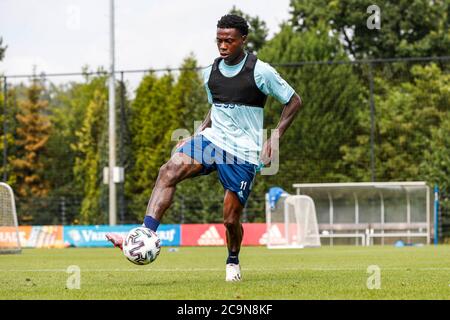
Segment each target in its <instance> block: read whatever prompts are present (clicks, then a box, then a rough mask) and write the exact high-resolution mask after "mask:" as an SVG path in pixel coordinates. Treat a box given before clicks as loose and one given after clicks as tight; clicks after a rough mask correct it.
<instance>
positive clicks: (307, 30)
mask: <svg viewBox="0 0 450 320" xmlns="http://www.w3.org/2000/svg"><path fill="white" fill-rule="evenodd" d="M371 4H372V3H370V1H356V0H335V1H322V0H320V1H309V0H292V1H291V6H290V18H289V19H288V21H285V22H283V23H282V24H281V27H280V30H279V32H277V33H276V34H274V35H273V36H272V37H270V39H269V38H268V29H267V26H266V24H265V22H264V21H262V20H261V19H260V18H259V17H252V16H250V15H248V14H246V13H244V12H242V11H241V10H239V9H238V8H236V7H233V8H232V9H231V12H233V13H237V14H241V15H244V16H245V17H246V18H247V20H248V21H249V24H250V27H251V30H250V35H249V38H248V40H249V41H248V43H247V49H248V50H250V51H253V52H256V53H257V54H258V57H259V58H260V59H261V60H263V61H266V62H269V63H271V64H272V65H273V66H274V67H275V69H276V70H277V72H279V74H280V75H281V76H282V77H283V78H284V79H286V80H287V81H288V82H289V84H290V85H291V86H292V87H293V88H294V89H295V90H296V92H297V93H298V94H299V95H300V96H301V97H302V99H303V101H304V107H303V109H302V110H301V111H300V113H299V115H298V117H297V118H296V120H295V122H294V123H293V125H292V127H291V128H290V129H289V130H288V131H287V133H286V135H285V136H284V137H283V139H282V141H281V154H280V170H279V173H278V174H277V175H274V176H258V177H257V179H256V183H255V185H254V190H253V192H252V196H251V197H250V200H249V202H248V204H247V207H246V209H245V212H244V217H243V219H244V220H247V221H264V219H265V217H264V193H265V192H266V191H267V190H268V188H270V187H271V186H274V185H276V186H281V187H282V188H284V189H285V190H287V191H288V192H292V191H293V190H292V184H293V183H298V182H345V181H370V180H371V177H372V174H373V175H374V176H375V178H376V180H377V181H408V180H415V181H416V180H425V181H427V182H428V183H429V185H430V186H433V185H434V184H438V185H439V186H440V188H441V189H442V191H443V195H444V196H443V198H442V204H443V208H444V210H443V215H444V217H443V218H444V220H445V219H447V220H446V221H448V222H450V216H448V212H449V210H448V207H449V201H448V198H447V197H446V196H445V194H450V189H449V188H450V174H449V169H448V168H449V166H450V158H449V154H450V140H449V136H450V134H449V133H450V76H449V66H450V63H449V61H448V60H447V61H445V60H437V59H436V60H435V61H430V62H411V61H398V62H395V61H394V62H384V63H373V64H372V65H369V64H368V63H352V62H354V59H381V58H410V57H438V56H448V55H449V53H450V52H449V48H450V31H449V10H450V9H449V3H448V1H434V2H430V1H425V0H414V1H392V0H383V1H378V2H377V5H378V6H379V7H380V9H381V12H382V20H381V29H380V30H376V29H375V30H370V29H368V28H367V26H366V20H367V18H368V15H369V14H368V13H367V12H366V9H367V7H368V6H369V5H371ZM0 39H1V38H0ZM5 54H6V55H7V54H8V51H7V47H6V45H4V44H2V41H1V40H0V59H1V58H2V57H3V56H4V55H5ZM213 58H214V57H211V61H212V60H213ZM305 61H306V63H299V62H305ZM87 70H88V68H87V67H86V68H84V69H83V71H84V72H85V75H84V79H83V81H80V82H69V83H66V84H64V85H54V84H52V83H49V82H48V81H47V80H46V79H41V85H43V87H44V90H43V91H42V92H40V93H39V97H38V100H35V101H32V100H30V98H29V97H30V92H31V91H32V90H33V83H22V84H18V85H10V86H9V90H8V92H7V95H8V96H7V98H8V99H7V100H8V103H7V105H6V114H2V115H0V120H1V121H2V123H3V121H5V123H6V127H7V133H6V141H7V148H8V155H9V156H8V159H7V161H6V163H7V165H6V166H4V167H2V168H1V172H0V173H1V174H7V176H8V182H9V183H11V184H12V185H13V186H14V187H15V188H19V187H20V183H22V182H21V181H19V180H18V176H19V175H20V174H19V171H18V170H17V168H15V167H14V165H13V164H14V163H17V161H19V163H20V160H21V158H20V157H21V153H20V150H19V146H18V145H17V141H19V138H20V132H25V131H26V132H29V134H30V135H33V134H34V133H33V132H35V133H36V132H37V131H36V130H34V131H33V130H28V131H27V130H26V129H27V128H24V123H21V122H20V121H17V115H18V114H20V113H21V112H23V106H24V105H30V103H31V104H33V103H34V104H35V105H41V106H44V105H45V106H46V107H45V108H41V109H39V108H37V109H36V110H37V111H36V112H37V114H38V115H40V116H41V117H45V118H46V119H48V120H49V123H50V128H51V130H50V131H49V132H50V133H49V137H48V140H47V141H46V142H45V143H44V145H43V146H42V147H43V149H42V150H45V152H43V153H42V156H41V157H40V158H39V161H38V162H36V163H35V164H36V166H37V167H39V168H41V169H40V170H41V171H42V172H43V174H42V175H41V176H40V179H42V181H41V182H42V183H43V185H45V186H46V187H45V188H46V190H45V192H37V191H36V192H34V193H33V194H31V195H27V197H28V198H30V199H32V200H31V201H32V203H33V206H31V207H29V208H28V209H27V210H26V213H23V211H22V213H21V222H22V223H34V224H38V223H61V222H64V223H68V224H79V223H95V224H101V223H106V222H107V203H108V199H107V197H108V194H107V188H106V186H105V185H104V184H103V167H105V166H106V165H107V124H106V112H107V111H106V110H107V83H106V80H107V78H106V73H105V72H104V71H103V70H102V69H100V70H98V73H97V74H96V75H89V73H88V72H87ZM370 74H372V75H373V81H374V103H375V136H374V138H375V139H374V140H375V141H374V142H375V144H374V147H375V172H372V171H371V162H370V148H371V145H370V134H371V118H370V117H371V114H370V104H369V83H370V82H369V77H370ZM116 94H117V97H116V101H117V118H118V119H119V120H118V121H120V125H118V126H117V127H118V129H117V130H118V132H117V134H118V137H119V141H118V146H117V147H118V149H119V153H120V155H119V159H120V162H121V163H120V164H121V165H122V166H124V168H125V172H126V175H125V177H126V179H125V183H124V184H123V185H120V186H119V193H120V201H121V202H120V221H121V222H123V223H135V222H140V221H141V219H142V216H143V214H144V212H145V208H146V205H147V201H148V199H149V197H150V194H151V192H152V188H153V186H154V183H155V180H156V177H157V175H158V170H159V168H160V167H161V166H162V165H163V164H164V163H165V162H166V161H167V160H168V159H169V158H170V156H171V152H172V151H173V148H174V146H175V144H176V141H177V139H178V138H179V136H176V135H174V136H173V133H174V132H175V130H177V129H181V130H182V131H176V132H178V133H180V132H182V133H183V134H185V135H190V134H192V133H193V132H194V130H195V129H196V128H195V125H196V123H195V122H196V121H197V125H198V122H201V121H202V120H203V119H204V117H205V116H206V114H207V112H208V110H209V108H210V106H209V105H208V103H207V99H206V94H205V91H204V84H203V79H202V75H201V72H200V70H199V66H198V64H197V61H196V59H195V56H194V55H193V54H189V53H187V54H186V58H185V60H184V61H183V63H182V64H181V66H180V69H179V70H178V71H167V72H151V73H147V74H145V75H144V76H143V78H142V80H141V81H140V83H139V86H138V87H137V89H136V90H135V91H134V92H132V91H131V90H130V88H129V85H128V83H127V81H126V79H125V81H124V82H123V83H122V82H118V85H117V93H116ZM3 101H4V96H3V91H2V94H0V103H1V104H2V105H3ZM282 108H283V106H282V105H280V104H279V103H278V102H277V101H275V100H274V99H273V98H269V100H268V103H267V105H266V107H265V119H264V123H265V125H264V127H265V128H267V129H269V130H270V129H273V128H275V127H276V125H277V123H278V120H279V117H280V114H281V111H282ZM5 117H6V118H5ZM28 129H29V128H28ZM24 130H25V131H24ZM4 134H5V132H4V131H3V128H2V129H1V135H2V136H1V137H0V139H1V141H3V138H4ZM36 134H37V133H36ZM29 138H33V137H29ZM1 145H2V146H1V148H2V149H3V148H4V145H3V144H1ZM0 151H1V150H0ZM0 153H1V152H0ZM0 156H1V157H3V154H2V153H1V155H0ZM2 161H3V158H2ZM21 174H22V173H21ZM32 175H33V173H32V172H29V173H28V176H29V177H31V176H32ZM40 191H43V190H40ZM20 197H22V198H23V197H24V196H21V195H19V198H20ZM222 197H223V189H222V186H221V185H220V184H219V183H218V179H217V175H216V173H212V174H211V175H209V176H202V177H197V178H193V179H190V180H187V181H184V182H182V183H181V184H179V185H178V186H177V193H176V196H175V199H174V203H173V205H172V207H171V208H170V209H169V212H167V214H166V215H165V217H164V222H165V223H178V222H220V221H221V219H222V205H221V201H222ZM19 200H20V199H19ZM19 203H20V201H19ZM33 208H34V209H33ZM446 208H447V209H446ZM19 212H21V210H19ZM449 227H450V225H449Z"/></svg>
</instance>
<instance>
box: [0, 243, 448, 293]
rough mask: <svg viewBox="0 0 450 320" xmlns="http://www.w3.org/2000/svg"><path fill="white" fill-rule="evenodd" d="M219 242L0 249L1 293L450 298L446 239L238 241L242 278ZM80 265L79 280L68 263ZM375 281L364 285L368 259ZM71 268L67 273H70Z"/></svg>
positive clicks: (368, 275)
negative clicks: (233, 276)
mask: <svg viewBox="0 0 450 320" xmlns="http://www.w3.org/2000/svg"><path fill="white" fill-rule="evenodd" d="M225 256H226V249H225V248H224V247H196V248H194V247H181V248H179V249H178V251H176V252H172V251H169V250H168V248H163V250H162V251H161V254H160V256H159V257H158V259H157V260H156V261H155V262H154V263H152V264H150V265H147V266H135V265H133V264H131V263H130V262H128V261H127V260H126V259H125V258H124V256H123V255H122V254H121V253H120V252H119V250H118V249H112V248H111V249H106V248H105V249H74V248H71V249H26V250H24V251H23V253H22V254H21V255H0V299H148V300H154V299H190V300H192V299H194V300H195V299H207V300H210V299H231V300H239V299H450V246H437V247H434V246H424V247H404V248H395V247H393V246H373V247H356V246H335V247H325V246H324V247H322V248H314V249H313V248H309V249H290V250H268V249H266V248H264V247H243V248H242V251H241V257H240V260H241V265H242V272H243V281H242V282H240V283H227V282H225V280H224V279H225ZM71 265H76V266H78V267H79V268H80V288H79V289H68V288H67V285H68V279H69V285H70V283H72V284H73V283H76V282H71V281H73V280H74V278H73V276H74V274H73V273H67V268H68V267H69V266H71ZM370 265H376V266H378V267H379V268H380V272H381V273H380V275H381V278H380V279H381V287H380V288H379V289H368V287H367V281H368V278H369V277H371V276H373V273H368V267H369V266H370ZM71 276H72V278H70V277H71Z"/></svg>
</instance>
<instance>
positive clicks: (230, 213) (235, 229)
mask: <svg viewBox="0 0 450 320" xmlns="http://www.w3.org/2000/svg"><path fill="white" fill-rule="evenodd" d="M243 209H244V206H243V205H242V204H241V202H240V201H239V198H238V196H237V194H236V193H235V192H233V191H230V190H226V191H225V198H224V202H223V218H224V219H223V220H224V221H223V223H224V225H225V228H226V235H227V248H228V258H227V265H226V277H225V280H226V281H240V280H241V278H242V276H241V268H240V265H239V252H240V250H241V243H242V239H243V237H244V228H243V227H242V224H241V222H240V219H241V214H242V211H243Z"/></svg>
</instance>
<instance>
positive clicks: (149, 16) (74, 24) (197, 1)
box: [0, 0, 289, 80]
mask: <svg viewBox="0 0 450 320" xmlns="http://www.w3.org/2000/svg"><path fill="white" fill-rule="evenodd" d="M109 3H110V1H109V0H95V1H93V0H0V37H1V38H3V45H5V44H6V45H7V46H8V49H7V51H6V55H5V58H4V59H3V61H1V62H0V74H6V75H12V74H30V73H32V71H33V67H35V69H36V73H38V74H39V73H41V72H45V73H47V74H48V73H63V72H79V71H81V68H82V67H83V66H85V65H89V66H90V68H91V69H92V70H96V69H97V68H98V67H99V66H103V67H104V68H105V69H108V66H109ZM233 5H236V6H237V7H238V8H239V9H241V10H242V11H244V12H245V13H248V14H250V15H251V16H255V15H257V16H259V17H260V18H261V19H263V20H264V21H265V22H266V23H267V26H268V28H269V38H270V37H271V36H272V35H273V34H274V33H276V32H277V31H278V30H279V25H280V23H281V22H283V21H285V20H287V19H288V18H289V0H220V1H219V0H191V1H186V0H129V1H125V0H116V1H115V33H116V36H115V39H116V45H115V51H116V59H115V63H116V70H132V69H149V68H152V69H159V68H167V67H174V68H176V67H179V66H180V65H181V63H182V61H183V59H184V58H185V57H186V56H188V55H189V53H193V54H194V56H195V57H196V58H197V61H198V63H199V65H200V66H207V65H209V64H210V63H212V61H213V60H214V58H215V57H216V56H217V48H216V45H215V31H216V23H217V20H219V18H220V17H221V16H222V15H224V14H226V13H227V12H228V11H229V10H230V9H231V8H232V7H233ZM61 80H63V79H61Z"/></svg>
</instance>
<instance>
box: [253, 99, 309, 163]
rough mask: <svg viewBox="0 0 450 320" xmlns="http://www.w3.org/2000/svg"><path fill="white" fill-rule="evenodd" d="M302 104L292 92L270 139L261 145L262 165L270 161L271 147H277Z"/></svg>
mask: <svg viewBox="0 0 450 320" xmlns="http://www.w3.org/2000/svg"><path fill="white" fill-rule="evenodd" d="M302 104H303V102H302V99H301V98H300V96H299V95H298V94H297V93H295V92H294V94H293V95H292V97H291V99H290V100H289V102H288V103H287V104H286V105H285V106H284V108H283V111H282V113H281V117H280V120H279V122H278V125H277V127H276V128H275V130H274V131H273V133H272V134H271V136H270V138H269V139H268V140H267V141H266V142H265V143H264V145H263V148H262V152H261V156H260V158H261V162H262V163H263V164H264V165H267V164H269V163H270V161H271V159H272V150H273V146H276V145H279V140H280V139H281V137H283V135H284V133H285V132H286V130H287V129H288V128H289V127H290V126H291V124H292V122H293V121H294V119H295V117H296V116H297V113H298V111H299V110H300V108H301V107H302ZM275 140H278V141H277V142H278V143H276V142H275Z"/></svg>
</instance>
